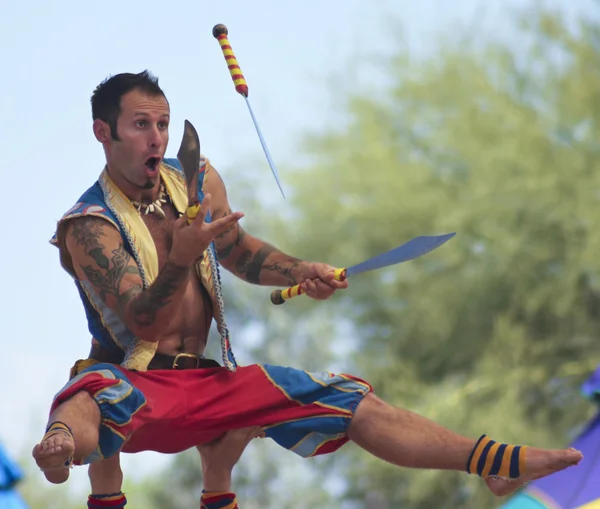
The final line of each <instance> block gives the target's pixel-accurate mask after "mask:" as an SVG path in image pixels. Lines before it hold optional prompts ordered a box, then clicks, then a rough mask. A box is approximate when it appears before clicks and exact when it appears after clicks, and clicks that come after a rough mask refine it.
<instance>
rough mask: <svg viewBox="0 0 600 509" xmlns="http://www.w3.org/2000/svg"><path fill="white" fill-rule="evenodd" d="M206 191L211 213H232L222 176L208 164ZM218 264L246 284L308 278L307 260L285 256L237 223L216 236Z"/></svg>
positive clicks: (215, 215)
mask: <svg viewBox="0 0 600 509" xmlns="http://www.w3.org/2000/svg"><path fill="white" fill-rule="evenodd" d="M205 178H206V179H207V180H206V185H205V189H204V191H205V193H210V195H211V211H210V212H211V216H212V218H213V219H219V218H221V217H226V216H228V215H229V214H231V208H230V207H229V202H228V200H227V191H226V189H225V185H224V183H223V180H222V179H221V176H220V175H219V174H218V172H217V170H216V169H215V168H214V167H213V166H212V165H210V164H207V168H206V175H205ZM215 247H216V251H217V256H218V258H219V263H220V264H221V265H222V266H223V267H225V269H227V270H229V271H230V272H232V273H233V274H235V275H236V276H238V277H239V278H241V279H243V280H245V281H248V282H249V283H253V284H258V285H266V286H288V285H295V284H297V283H300V282H302V281H304V280H305V279H306V278H307V277H309V271H308V270H307V269H309V265H310V264H309V263H308V262H305V261H303V260H299V259H298V258H294V257H292V256H289V255H286V254H284V253H282V252H281V251H280V250H279V249H277V248H275V247H274V246H272V245H270V244H267V243H266V242H263V241H262V240H259V239H257V238H256V237H253V236H252V235H250V234H248V233H247V232H245V231H244V229H243V228H242V227H241V226H240V225H239V223H236V224H234V225H233V226H232V227H231V228H229V229H228V230H226V231H224V232H223V233H222V234H221V235H219V236H218V237H217V238H216V239H215Z"/></svg>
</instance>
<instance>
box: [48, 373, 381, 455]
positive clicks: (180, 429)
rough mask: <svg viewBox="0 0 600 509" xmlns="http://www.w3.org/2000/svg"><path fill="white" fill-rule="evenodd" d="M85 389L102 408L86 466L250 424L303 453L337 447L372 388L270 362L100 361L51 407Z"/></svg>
mask: <svg viewBox="0 0 600 509" xmlns="http://www.w3.org/2000/svg"><path fill="white" fill-rule="evenodd" d="M79 391H87V392H88V393H89V394H90V395H91V396H92V397H93V398H94V400H95V401H96V403H98V406H99V408H100V414H101V425H100V440H99V444H98V447H97V449H96V451H95V452H94V453H93V454H91V455H90V456H88V457H87V458H83V459H82V460H81V461H79V462H78V464H87V463H92V462H94V461H98V460H101V459H103V458H108V457H110V456H112V455H113V454H115V453H117V452H118V451H123V452H130V453H135V452H140V451H156V452H161V453H178V452H181V451H184V450H186V449H189V448H191V447H195V446H196V445H198V444H201V443H205V442H208V441H210V440H213V439H214V438H217V437H218V436H220V435H222V434H223V433H224V432H226V431H227V430H230V429H234V428H242V427H248V426H261V427H262V428H263V430H264V431H265V433H266V435H267V436H268V437H270V438H272V439H273V440H275V441H276V442H277V443H278V444H279V445H281V446H282V447H285V448H286V449H290V450H292V451H294V452H296V453H297V454H299V455H300V456H303V457H309V456H314V455H318V454H325V453H329V452H333V451H335V450H337V449H338V448H340V447H341V446H342V445H344V444H345V443H346V442H347V441H348V437H347V433H346V432H347V429H348V426H349V424H350V421H351V419H352V417H353V415H354V411H355V410H356V407H357V405H358V404H359V403H360V401H361V400H362V399H363V398H364V397H365V396H366V395H367V394H368V393H369V392H370V391H372V388H371V386H370V385H369V384H368V383H366V382H364V381H363V380H361V379H359V378H356V377H353V376H350V375H333V374H331V373H308V372H306V371H301V370H297V369H293V368H286V367H279V366H271V365H257V364H254V365H251V366H246V367H240V368H238V369H237V371H236V372H231V371H229V370H227V369H226V368H205V369H190V370H153V371H146V372H136V371H129V370H127V369H124V368H122V367H120V366H119V367H118V366H115V365H113V364H96V365H94V366H91V367H89V368H87V369H85V370H84V371H82V372H81V373H80V374H79V375H77V376H76V377H74V378H73V379H71V380H70V381H69V382H68V383H67V384H66V385H65V387H63V389H62V390H61V391H60V392H59V393H58V394H57V395H56V397H55V399H54V402H53V404H52V411H54V410H55V409H56V408H57V407H58V406H59V405H60V404H61V403H63V402H64V401H66V400H67V399H68V398H70V397H71V396H73V395H74V394H75V393H77V392H79Z"/></svg>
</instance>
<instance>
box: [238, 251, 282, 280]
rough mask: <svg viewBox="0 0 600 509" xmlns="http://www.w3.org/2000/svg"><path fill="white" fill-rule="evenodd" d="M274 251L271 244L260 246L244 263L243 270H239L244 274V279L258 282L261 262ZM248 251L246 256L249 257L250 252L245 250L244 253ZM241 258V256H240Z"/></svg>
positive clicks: (261, 267) (261, 266)
mask: <svg viewBox="0 0 600 509" xmlns="http://www.w3.org/2000/svg"><path fill="white" fill-rule="evenodd" d="M274 251H276V249H275V248H274V247H273V246H269V245H265V246H263V247H261V248H260V249H259V250H258V251H257V252H256V254H255V255H254V256H253V257H252V260H249V261H248V262H247V263H246V264H245V270H243V271H240V272H244V273H245V274H246V279H247V280H248V282H249V283H254V284H258V282H259V280H260V272H261V271H262V269H263V264H264V263H265V260H266V259H267V257H268V256H269V255H270V254H271V253H273V252H274ZM246 253H248V258H250V252H249V251H246V252H245V253H244V254H246ZM240 258H242V257H240Z"/></svg>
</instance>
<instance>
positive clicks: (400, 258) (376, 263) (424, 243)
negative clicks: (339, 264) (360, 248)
mask: <svg viewBox="0 0 600 509" xmlns="http://www.w3.org/2000/svg"><path fill="white" fill-rule="evenodd" d="M455 235H456V232H454V233H447V234H445V235H431V236H429V235H421V236H420V237H415V238H414V239H411V240H409V241H408V242H406V243H405V244H402V245H401V246H398V247H396V248H394V249H391V250H390V251H387V252H386V253H382V254H380V255H377V256H375V257H373V258H371V259H369V260H366V261H364V262H361V263H358V264H356V265H353V266H352V267H348V268H346V277H349V276H353V275H356V274H360V273H362V272H368V271H370V270H375V269H382V268H383V267H388V266H390V265H396V264H398V263H403V262H406V261H408V260H413V259H414V258H418V257H419V256H423V255H424V254H427V253H429V252H430V251H433V250H434V249H437V248H438V247H440V246H441V245H442V244H445V243H446V242H448V241H449V240H450V239H451V238H452V237H454V236H455Z"/></svg>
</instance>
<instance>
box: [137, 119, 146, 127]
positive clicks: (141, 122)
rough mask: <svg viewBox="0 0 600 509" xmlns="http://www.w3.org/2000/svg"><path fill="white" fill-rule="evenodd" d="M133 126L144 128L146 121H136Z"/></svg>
mask: <svg viewBox="0 0 600 509" xmlns="http://www.w3.org/2000/svg"><path fill="white" fill-rule="evenodd" d="M135 125H137V126H138V127H145V126H146V121H145V120H138V121H137V122H136V123H135Z"/></svg>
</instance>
